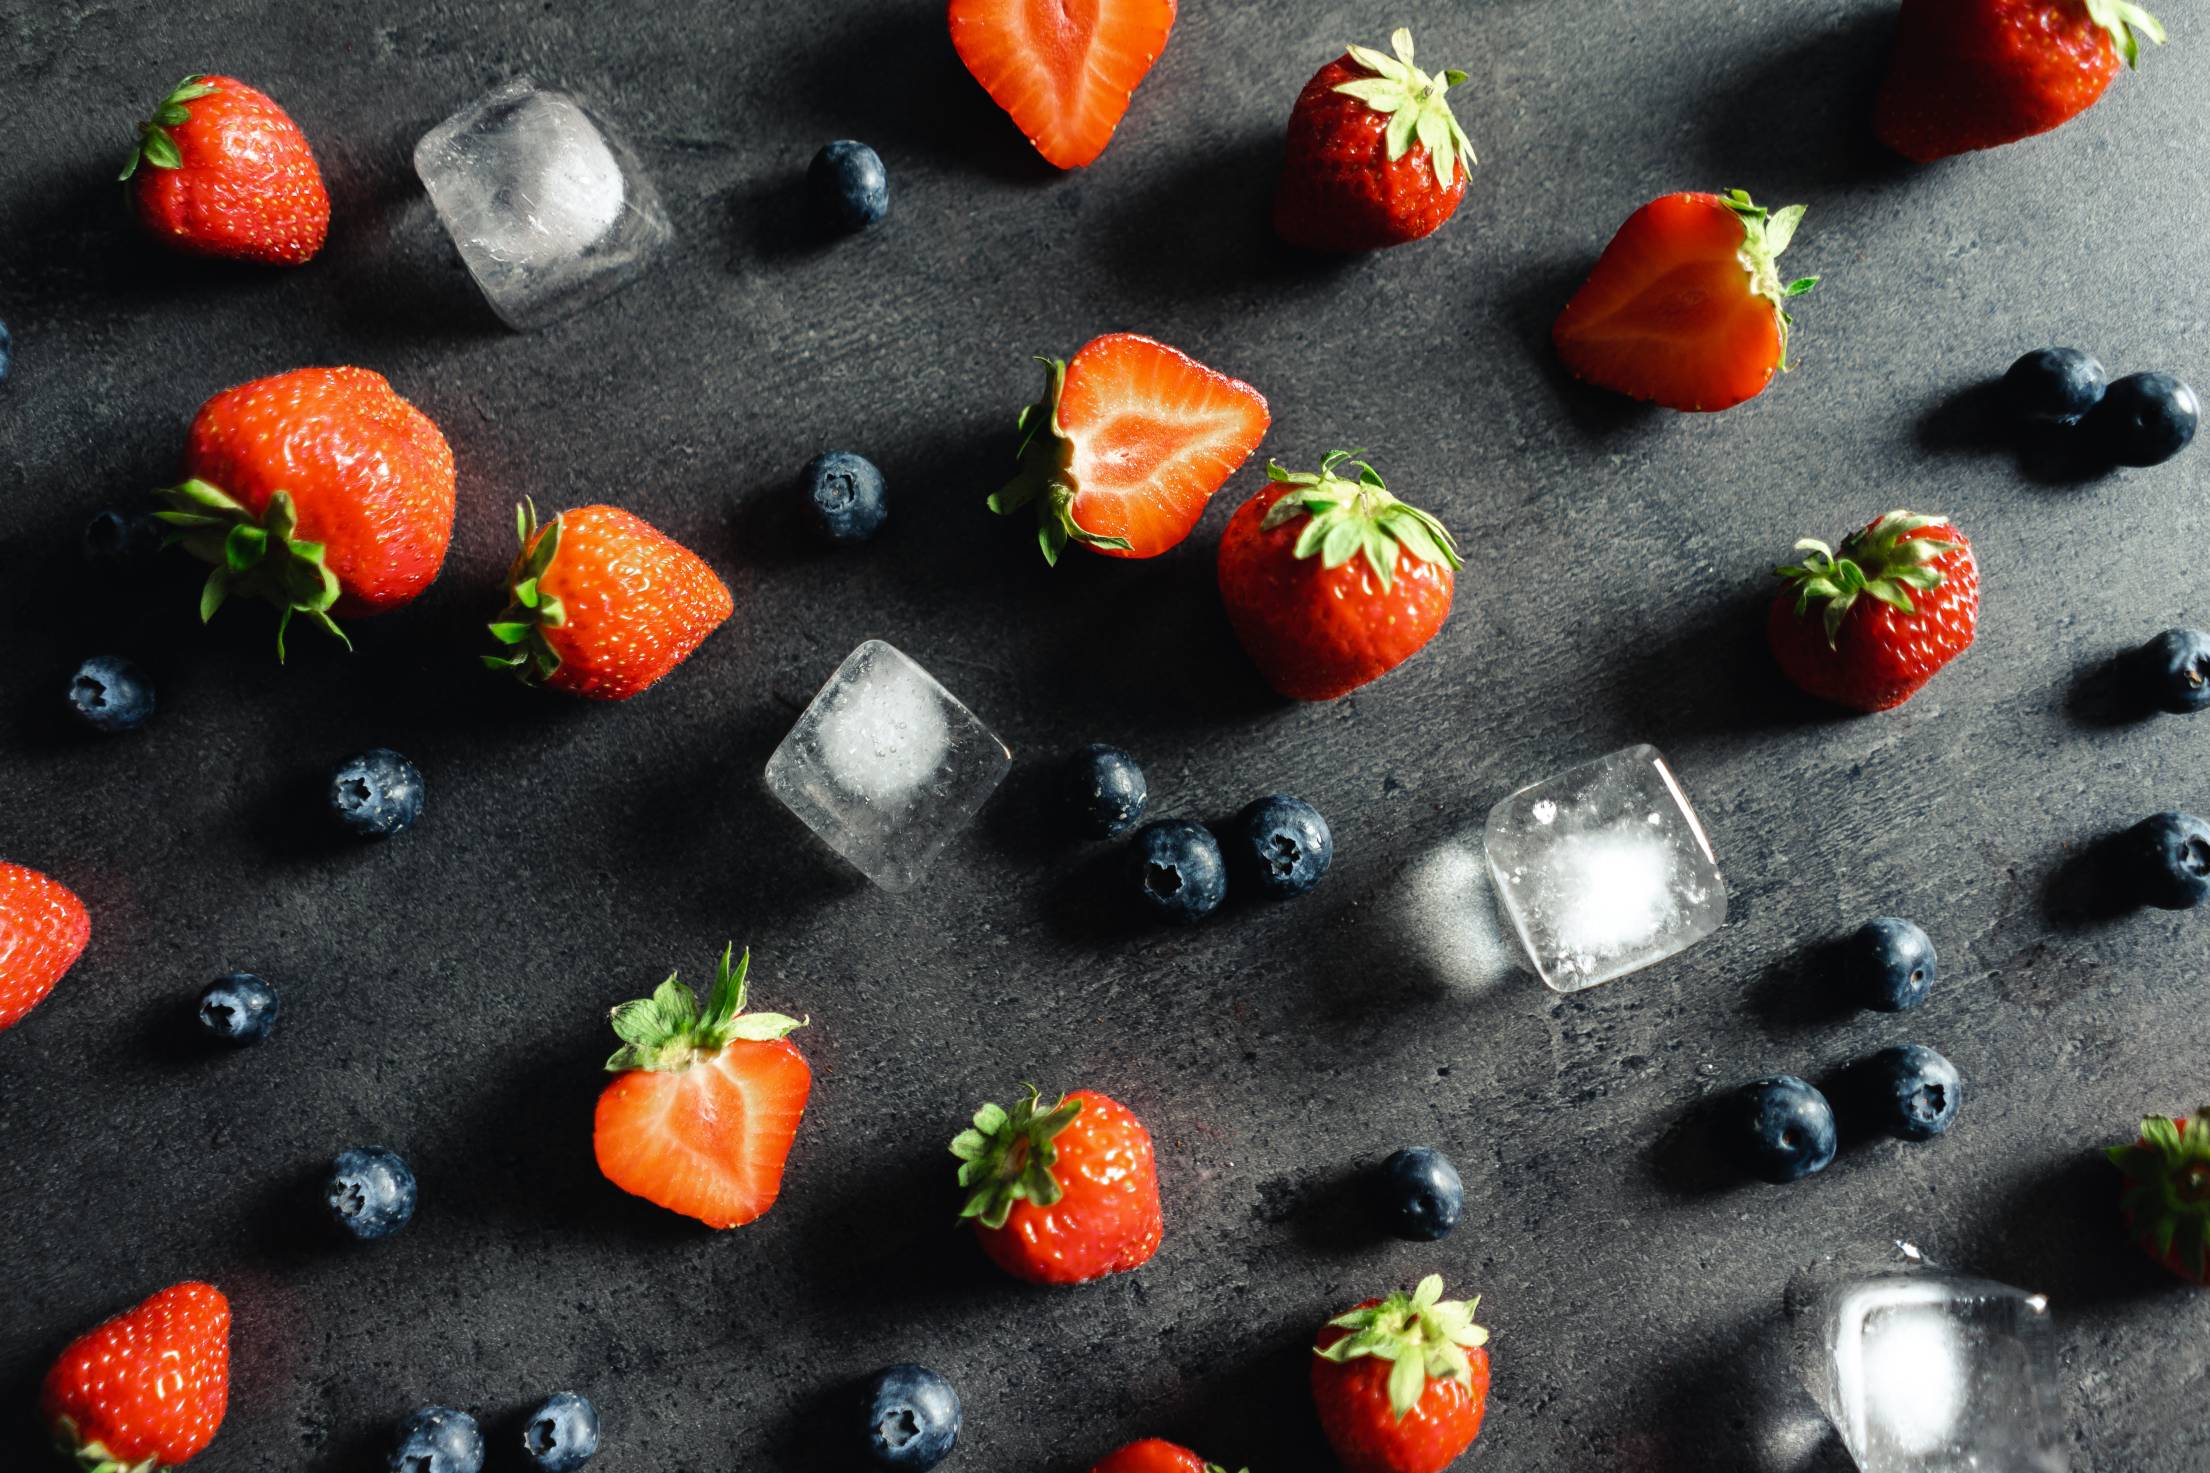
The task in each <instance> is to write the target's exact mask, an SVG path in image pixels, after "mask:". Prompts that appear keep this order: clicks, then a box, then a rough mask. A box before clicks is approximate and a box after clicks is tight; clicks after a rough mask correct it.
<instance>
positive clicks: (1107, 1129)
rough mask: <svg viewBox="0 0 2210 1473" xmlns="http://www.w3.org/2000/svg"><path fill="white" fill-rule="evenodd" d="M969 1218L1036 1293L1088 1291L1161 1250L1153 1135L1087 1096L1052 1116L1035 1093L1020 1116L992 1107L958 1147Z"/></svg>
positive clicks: (1102, 1099)
mask: <svg viewBox="0 0 2210 1473" xmlns="http://www.w3.org/2000/svg"><path fill="white" fill-rule="evenodd" d="M952 1154H953V1155H954V1156H957V1157H958V1158H959V1162H960V1165H959V1185H960V1186H961V1187H962V1188H964V1189H965V1191H966V1193H967V1200H966V1204H965V1205H964V1206H963V1207H961V1208H960V1211H959V1215H960V1217H961V1218H963V1219H965V1220H968V1221H971V1222H973V1223H974V1225H975V1236H976V1237H978V1238H980V1239H981V1240H982V1249H983V1251H984V1252H985V1253H987V1254H989V1255H990V1258H991V1261H992V1262H994V1263H996V1264H997V1266H998V1267H999V1268H1002V1269H1004V1270H1005V1271H1006V1272H1007V1273H1009V1274H1011V1275H1013V1277H1015V1278H1017V1279H1026V1280H1028V1282H1030V1283H1032V1284H1085V1283H1088V1282H1089V1281H1090V1280H1091V1279H1096V1278H1103V1277H1104V1276H1105V1275H1106V1274H1117V1273H1124V1272H1126V1271H1127V1270H1129V1269H1132V1268H1140V1267H1142V1266H1143V1265H1144V1264H1145V1263H1146V1262H1148V1261H1149V1260H1150V1258H1151V1255H1152V1254H1154V1253H1156V1252H1158V1251H1159V1239H1160V1237H1161V1236H1162V1235H1163V1233H1164V1232H1165V1223H1164V1220H1163V1219H1162V1218H1161V1217H1160V1214H1159V1170H1158V1164H1157V1162H1156V1161H1155V1160H1154V1159H1153V1158H1152V1153H1151V1134H1150V1132H1149V1131H1147V1130H1145V1129H1144V1128H1143V1122H1142V1121H1140V1120H1138V1119H1137V1118H1136V1117H1135V1116H1134V1115H1133V1114H1131V1113H1130V1112H1129V1110H1128V1107H1127V1106H1125V1105H1123V1104H1120V1103H1119V1102H1118V1101H1115V1100H1112V1099H1109V1098H1107V1097H1106V1096H1104V1095H1101V1094H1099V1093H1098V1092H1097V1091H1096V1090H1091V1089H1078V1090H1076V1091H1074V1093H1072V1094H1070V1095H1067V1096H1065V1097H1064V1098H1062V1099H1061V1100H1060V1101H1059V1103H1058V1104H1056V1105H1053V1106H1051V1107H1049V1108H1048V1109H1047V1108H1045V1107H1044V1105H1043V1101H1042V1097H1041V1096H1040V1095H1038V1094H1037V1092H1036V1089H1035V1086H1033V1085H1031V1086H1029V1087H1028V1091H1027V1093H1026V1094H1025V1095H1024V1096H1023V1097H1022V1098H1021V1099H1019V1100H1017V1101H1015V1102H1014V1105H1013V1108H1012V1109H1011V1110H1006V1109H1003V1108H1001V1107H1000V1106H997V1105H984V1106H983V1107H982V1108H981V1109H980V1110H977V1111H976V1112H975V1123H974V1128H973V1129H972V1130H964V1131H961V1132H960V1133H959V1136H958V1138H957V1139H956V1140H954V1141H953V1142H952Z"/></svg>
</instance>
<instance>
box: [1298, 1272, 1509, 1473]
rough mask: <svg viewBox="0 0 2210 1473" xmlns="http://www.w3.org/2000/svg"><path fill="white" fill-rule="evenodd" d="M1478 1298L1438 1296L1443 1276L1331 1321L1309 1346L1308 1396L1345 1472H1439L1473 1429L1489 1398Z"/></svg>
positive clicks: (1485, 1339)
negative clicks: (1477, 1316) (1477, 1317)
mask: <svg viewBox="0 0 2210 1473" xmlns="http://www.w3.org/2000/svg"><path fill="white" fill-rule="evenodd" d="M1480 1303H1481V1301H1480V1299H1478V1298H1475V1299H1473V1300H1470V1301H1465V1300H1454V1299H1445V1298H1443V1280H1442V1276H1441V1275H1440V1274H1429V1275H1428V1276H1427V1277H1426V1278H1424V1279H1422V1280H1420V1284H1419V1287H1418V1288H1417V1289H1415V1290H1413V1291H1412V1292H1411V1293H1410V1294H1403V1293H1398V1294H1391V1295H1390V1296H1389V1297H1388V1298H1386V1299H1369V1300H1367V1301H1366V1302H1365V1303H1364V1304H1361V1305H1359V1306H1358V1307H1357V1308H1356V1309H1353V1310H1351V1311H1350V1312H1349V1313H1347V1314H1341V1315H1337V1316H1336V1317H1335V1318H1334V1319H1332V1320H1329V1321H1328V1322H1327V1325H1326V1327H1325V1328H1323V1329H1322V1330H1321V1331H1320V1335H1319V1339H1318V1340H1317V1341H1316V1342H1315V1343H1314V1345H1313V1347H1312V1401H1313V1405H1314V1406H1315V1407H1317V1408H1318V1410H1319V1413H1320V1430H1321V1431H1322V1432H1324V1433H1326V1434H1327V1439H1328V1445H1329V1446H1331V1447H1333V1448H1334V1449H1335V1456H1336V1457H1337V1459H1339V1460H1340V1461H1341V1462H1342V1464H1343V1467H1344V1470H1345V1473H1441V1470H1442V1469H1444V1468H1447V1467H1449V1466H1450V1464H1451V1463H1453V1462H1455V1461H1456V1460H1457V1457H1458V1455H1459V1454H1460V1453H1462V1452H1464V1451H1465V1450H1466V1449H1467V1448H1468V1447H1470V1446H1472V1444H1473V1439H1474V1438H1475V1437H1477V1436H1479V1435H1480V1432H1481V1419H1482V1417H1483V1416H1484V1415H1485V1414H1486V1412H1487V1409H1488V1401H1489V1352H1488V1349H1487V1347H1488V1342H1489V1332H1488V1331H1487V1330H1485V1329H1483V1328H1482V1327H1481V1326H1479V1325H1477V1324H1475V1323H1474V1322H1473V1312H1474V1309H1475V1308H1476V1307H1477V1306H1478V1305H1479V1304H1480Z"/></svg>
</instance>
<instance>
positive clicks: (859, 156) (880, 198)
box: [806, 138, 890, 230]
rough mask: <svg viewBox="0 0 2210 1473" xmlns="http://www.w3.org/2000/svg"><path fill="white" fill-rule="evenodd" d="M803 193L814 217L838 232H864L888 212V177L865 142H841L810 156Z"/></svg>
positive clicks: (877, 158) (848, 140)
mask: <svg viewBox="0 0 2210 1473" xmlns="http://www.w3.org/2000/svg"><path fill="white" fill-rule="evenodd" d="M806 193H807V194H808V196H810V198H811V200H812V206H813V213H814V218H815V219H817V220H819V221H820V222H821V223H822V224H824V225H827V226H830V227H831V228H833V229H837V230H865V229H866V228H867V227H868V226H870V225H872V224H874V223H875V222H876V221H877V220H880V219H881V218H882V217H883V216H885V215H887V214H889V213H890V175H889V174H888V173H887V172H885V171H884V169H883V166H882V159H881V158H880V157H878V156H877V155H876V153H875V151H874V150H873V149H871V148H869V147H868V146H867V145H866V144H864V143H854V142H853V141H852V140H851V139H849V138H846V139H842V140H840V141H838V142H836V143H832V144H829V145H828V146H827V147H826V148H824V149H822V150H821V152H819V153H817V154H815V155H814V156H813V163H812V164H810V165H809V166H808V167H807V169H806Z"/></svg>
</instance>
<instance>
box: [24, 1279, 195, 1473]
mask: <svg viewBox="0 0 2210 1473" xmlns="http://www.w3.org/2000/svg"><path fill="white" fill-rule="evenodd" d="M229 1405H230V1301H229V1300H227V1299H225V1298H223V1295H222V1291H221V1290H220V1289H217V1288H216V1287H215V1286H214V1285H212V1284H199V1283H183V1284H172V1285H170V1286H169V1287H168V1288H166V1289H163V1290H162V1291H161V1292H160V1293H158V1294H156V1295H154V1296H153V1298H151V1299H148V1300H147V1301H146V1302H145V1303H144V1304H141V1305H139V1306H138V1307H137V1308H136V1309H130V1310H125V1311H124V1312H123V1313H121V1314H119V1315H117V1316H115V1318H113V1319H111V1320H108V1321H106V1322H105V1323H103V1324H100V1325H97V1326H95V1327H94V1328H92V1329H90V1330H88V1331H86V1332H85V1333H84V1334H82V1335H79V1336H78V1337H77V1338H76V1339H75V1340H72V1341H71V1342H69V1347H68V1348H67V1349H66V1350H64V1351H62V1353H61V1355H60V1356H59V1357H58V1358H57V1359H56V1360H55V1361H54V1364H53V1368H52V1369H51V1370H49V1371H48V1372H47V1373H46V1384H45V1387H44V1389H43V1390H42V1391H41V1393H40V1396H39V1409H40V1411H41V1413H42V1414H43V1415H44V1416H45V1419H46V1425H47V1427H48V1428H49V1429H50V1430H51V1431H52V1432H53V1435H54V1443H55V1445H56V1446H57V1447H59V1448H60V1449H61V1451H62V1452H63V1453H64V1454H65V1455H67V1456H68V1457H70V1458H72V1459H74V1460H75V1462H74V1466H76V1467H79V1468H82V1469H85V1470H87V1473H141V1470H148V1473H150V1470H153V1469H159V1468H174V1467H176V1466H178V1465H179V1464H181V1463H186V1462H189V1461H190V1460H191V1459H192V1458H193V1457H194V1456H195V1455H197V1454H198V1453H199V1452H200V1450H201V1449H203V1448H205V1447H206V1446H207V1444H208V1443H210V1442H212V1441H214V1439H215V1432H216V1430H217V1429H218V1428H220V1427H221V1426H222V1424H223V1412H224V1411H225V1410H226V1409H227V1408H228V1407H229Z"/></svg>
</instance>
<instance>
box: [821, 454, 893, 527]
mask: <svg viewBox="0 0 2210 1473" xmlns="http://www.w3.org/2000/svg"><path fill="white" fill-rule="evenodd" d="M798 485H799V488H800V489H801V490H803V491H804V492H805V493H806V511H807V513H808V515H809V516H810V517H811V518H812V520H813V524H814V525H815V526H816V527H818V528H820V530H821V534H822V535H823V536H824V537H827V538H828V539H829V540H830V541H831V542H865V541H866V540H867V539H868V538H870V537H872V536H874V535H875V534H876V533H877V532H879V531H881V530H882V524H883V520H884V519H885V518H886V517H888V516H889V515H890V504H889V502H887V501H885V500H884V499H883V492H884V487H883V480H882V472H881V471H879V470H876V469H875V465H874V462H873V461H871V460H869V459H867V457H866V456H864V455H854V454H853V453H852V452H851V451H849V450H831V451H828V452H826V453H825V454H821V455H816V456H815V457H814V458H813V459H812V460H810V461H808V462H806V468H805V469H804V470H803V471H801V472H799V475H798Z"/></svg>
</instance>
